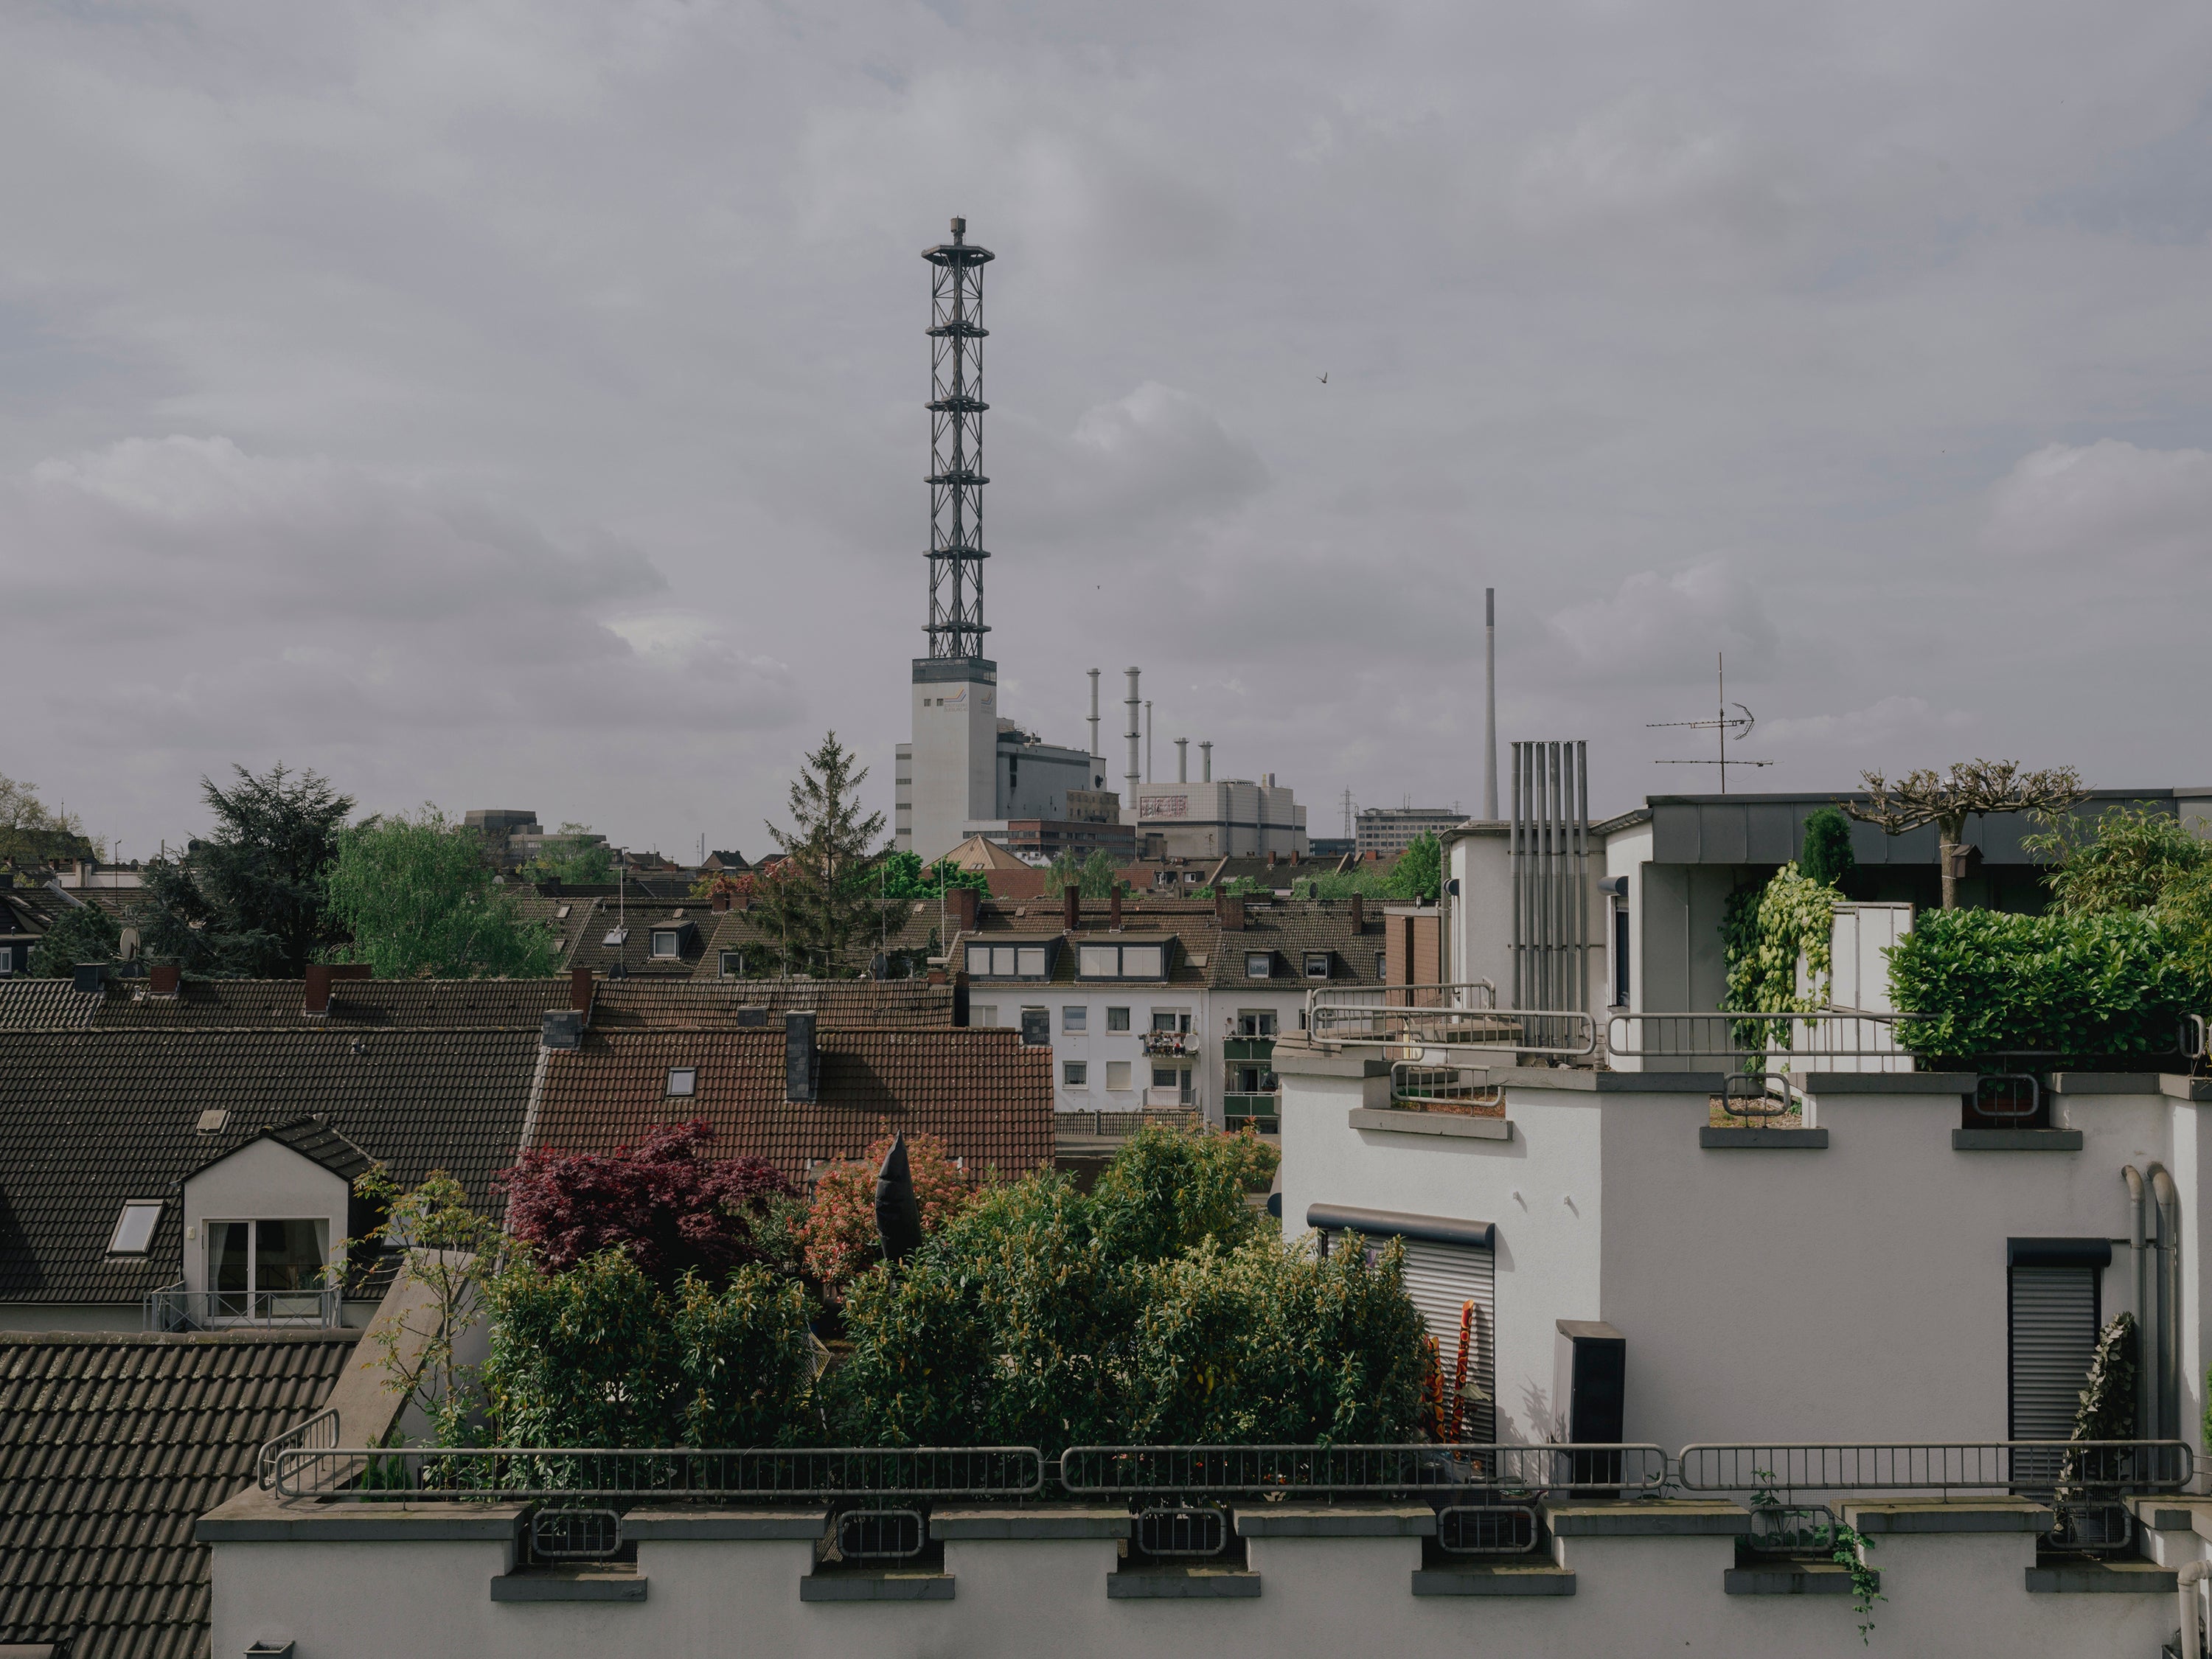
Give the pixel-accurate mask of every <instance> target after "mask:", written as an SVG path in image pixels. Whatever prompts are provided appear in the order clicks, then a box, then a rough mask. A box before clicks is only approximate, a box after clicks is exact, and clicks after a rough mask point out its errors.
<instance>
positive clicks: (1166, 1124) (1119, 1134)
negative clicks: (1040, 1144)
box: [1052, 1105, 1198, 1140]
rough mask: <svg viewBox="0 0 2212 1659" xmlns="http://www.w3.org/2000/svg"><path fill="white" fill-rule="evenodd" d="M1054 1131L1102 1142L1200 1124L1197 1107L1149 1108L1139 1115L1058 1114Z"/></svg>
mask: <svg viewBox="0 0 2212 1659" xmlns="http://www.w3.org/2000/svg"><path fill="white" fill-rule="evenodd" d="M1052 1121H1053V1127H1054V1129H1056V1130H1057V1131H1058V1132H1059V1133H1061V1134H1077V1135H1090V1136H1093V1137H1095V1138H1097V1139H1101V1140H1121V1139H1127V1137H1129V1136H1130V1135H1133V1134H1134V1133H1137V1131H1138V1130H1139V1129H1188V1128H1191V1127H1194V1126H1195V1125H1196V1123H1197V1122H1198V1108H1197V1107H1195V1106H1182V1105H1176V1106H1146V1107H1142V1108H1139V1109H1137V1110H1135V1111H1119V1112H1115V1111H1097V1110H1093V1111H1087V1112H1054V1114H1053V1115H1052Z"/></svg>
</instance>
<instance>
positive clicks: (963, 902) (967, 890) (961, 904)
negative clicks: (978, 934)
mask: <svg viewBox="0 0 2212 1659" xmlns="http://www.w3.org/2000/svg"><path fill="white" fill-rule="evenodd" d="M981 897H982V895H981V894H980V893H978V892H977V891H976V890H975V889H974V888H972V887H948V888H946V889H945V917H946V920H947V921H950V922H951V927H952V931H953V932H954V933H974V932H975V920H976V917H977V916H978V915H981V912H982V908H983V907H982V905H981V903H980V902H978V901H979V900H980V899H981ZM939 945H941V946H943V947H944V948H945V949H946V950H950V949H951V947H952V941H951V939H940V940H939Z"/></svg>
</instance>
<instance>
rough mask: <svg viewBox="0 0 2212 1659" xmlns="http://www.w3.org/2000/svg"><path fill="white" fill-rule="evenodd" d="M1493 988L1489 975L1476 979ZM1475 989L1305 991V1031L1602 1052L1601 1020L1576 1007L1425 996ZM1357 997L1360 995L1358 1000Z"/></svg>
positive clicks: (1573, 1055)
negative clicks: (1599, 1040)
mask: <svg viewBox="0 0 2212 1659" xmlns="http://www.w3.org/2000/svg"><path fill="white" fill-rule="evenodd" d="M1478 985H1479V987H1480V988H1481V989H1484V990H1487V988H1488V987H1487V981H1478ZM1469 988H1475V987H1452V986H1440V987H1438V986H1418V985H1415V986H1404V985H1394V986H1391V987H1388V988H1387V989H1385V990H1379V991H1378V990H1365V991H1351V990H1334V991H1313V992H1309V993H1308V994H1307V1008H1306V1030H1307V1033H1308V1035H1309V1036H1310V1038H1311V1039H1312V1041H1314V1042H1317V1043H1321V1044H1323V1045H1325V1046H1334V1045H1340V1044H1343V1043H1346V1042H1360V1043H1390V1044H1401V1045H1405V1046H1408V1047H1412V1046H1420V1047H1430V1046H1439V1047H1441V1046H1446V1045H1462V1044H1463V1045H1466V1046H1468V1047H1480V1048H1498V1049H1503V1050H1506V1051H1509V1052H1510V1053H1513V1054H1536V1055H1544V1056H1548V1057H1552V1058H1556V1059H1562V1060H1577V1059H1582V1058H1584V1057H1586V1056H1588V1055H1590V1054H1595V1053H1596V1052H1597V1021H1596V1019H1595V1018H1594V1017H1592V1016H1591V1015H1589V1014H1586V1013H1583V1012H1579V1011H1578V1010H1576V1009H1571V1008H1499V1007H1497V1006H1492V1005H1491V1004H1489V1003H1486V1002H1485V1003H1480V1004H1468V1005H1464V1006H1451V1005H1448V1004H1439V1003H1431V1002H1427V1001H1423V1000H1419V999H1420V998H1422V997H1424V996H1425V995H1426V994H1428V993H1430V992H1432V991H1434V992H1449V991H1454V990H1462V989H1469ZM1355 999H1356V1000H1355Z"/></svg>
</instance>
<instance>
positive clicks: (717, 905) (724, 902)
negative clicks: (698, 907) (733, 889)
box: [709, 887, 730, 914]
mask: <svg viewBox="0 0 2212 1659" xmlns="http://www.w3.org/2000/svg"><path fill="white" fill-rule="evenodd" d="M709 902H711V903H712V904H713V905H714V909H715V911H716V912H717V913H718V914H719V913H720V912H721V911H724V910H726V909H728V908H730V890H729V889H728V888H726V887H717V888H716V889H715V890H714V897H713V898H712V900H710V901H709Z"/></svg>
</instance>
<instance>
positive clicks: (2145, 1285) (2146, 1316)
mask: <svg viewBox="0 0 2212 1659" xmlns="http://www.w3.org/2000/svg"><path fill="white" fill-rule="evenodd" d="M2120 1179H2121V1180H2123V1181H2124V1182H2127V1183H2128V1265H2129V1267H2130V1268H2131V1269H2132V1270H2133V1272H2134V1275H2135V1278H2134V1284H2135V1313H2136V1434H2137V1435H2138V1436H2139V1437H2142V1438H2143V1439H2146V1440H2148V1439H2152V1438H2154V1437H2155V1435H2154V1430H2155V1427H2156V1420H2157V1417H2158V1395H2157V1391H2156V1389H2155V1387H2154V1383H2153V1379H2152V1374H2151V1367H2152V1364H2153V1361H2152V1355H2153V1353H2154V1349H2153V1347H2152V1346H2151V1337H2152V1332H2153V1330H2154V1328H2155V1326H2156V1323H2157V1316H2156V1315H2155V1314H2154V1312H2153V1311H2152V1310H2151V1305H2150V1299H2149V1294H2148V1292H2149V1289H2150V1275H2149V1273H2147V1272H2146V1271H2145V1265H2146V1264H2145V1261H2144V1257H2143V1234H2144V1228H2143V1198H2144V1191H2143V1178H2142V1176H2140V1175H2139V1174H2137V1173H2136V1166H2135V1165H2134V1164H2124V1165H2122V1166H2121V1169H2120Z"/></svg>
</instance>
